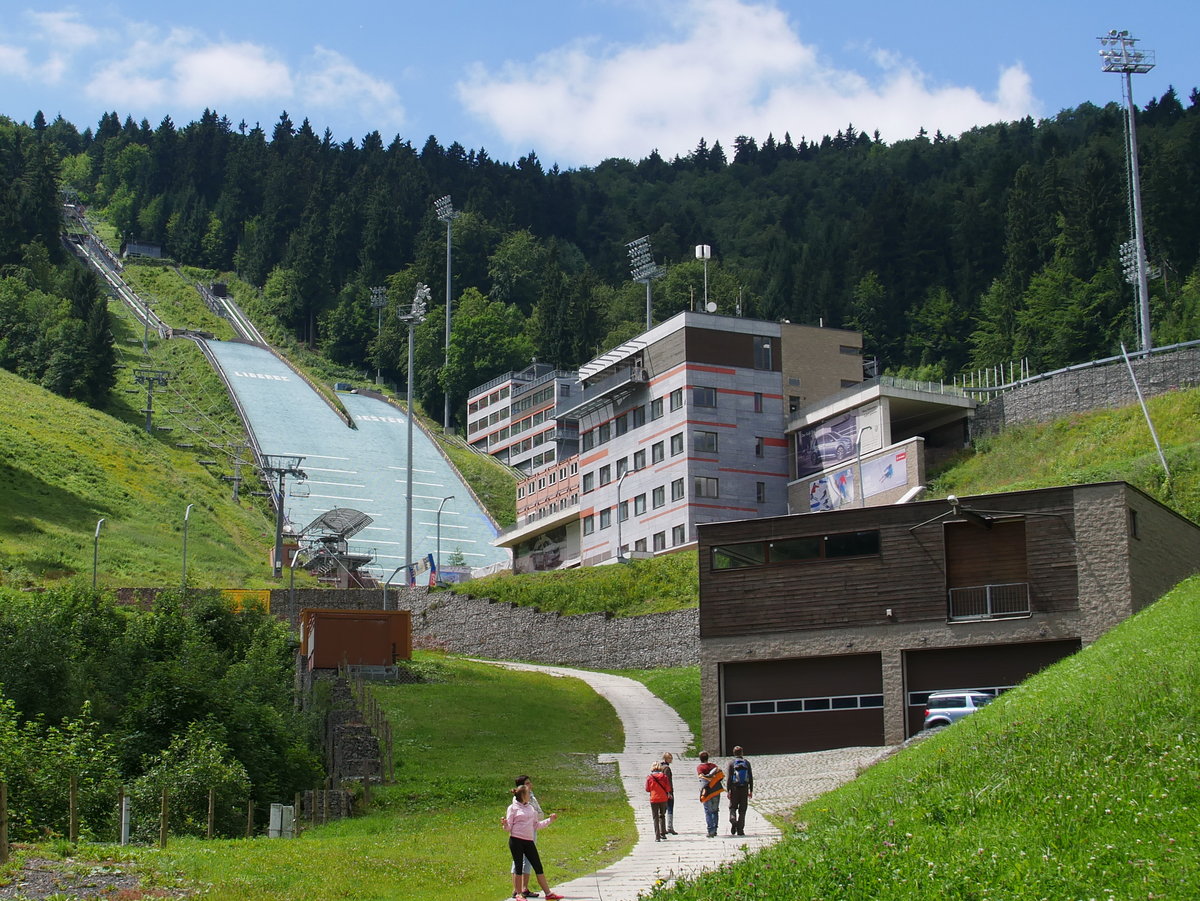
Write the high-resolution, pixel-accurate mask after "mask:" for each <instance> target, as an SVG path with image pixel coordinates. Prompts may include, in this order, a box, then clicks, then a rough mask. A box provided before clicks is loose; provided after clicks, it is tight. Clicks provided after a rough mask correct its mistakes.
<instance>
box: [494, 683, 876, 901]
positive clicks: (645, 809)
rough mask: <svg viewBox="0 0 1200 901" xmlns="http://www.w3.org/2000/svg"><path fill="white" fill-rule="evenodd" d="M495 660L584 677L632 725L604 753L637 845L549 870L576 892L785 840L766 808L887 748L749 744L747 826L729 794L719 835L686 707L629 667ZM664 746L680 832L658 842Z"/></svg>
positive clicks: (802, 796)
mask: <svg viewBox="0 0 1200 901" xmlns="http://www.w3.org/2000/svg"><path fill="white" fill-rule="evenodd" d="M480 662H487V663H496V661H480ZM496 665H498V666H505V667H509V668H511V669H521V670H534V671H537V672H543V673H549V674H550V675H553V676H568V677H573V678H576V679H581V680H583V681H584V682H587V683H588V684H589V685H590V686H591V687H592V688H594V689H595V690H596V692H597V693H599V694H600V695H602V696H603V697H604V698H606V699H607V700H608V701H609V703H611V704H612V705H613V707H614V709H615V710H616V712H617V716H619V717H620V718H621V723H622V724H623V725H624V727H625V749H624V750H623V751H622V752H621V753H619V754H608V755H603V756H602V757H601V758H600V760H601V762H604V763H610V762H613V763H616V764H617V771H618V772H619V773H620V776H621V782H622V783H623V784H624V786H625V793H626V795H628V797H629V803H630V805H631V806H632V807H633V813H634V820H635V822H636V824H637V831H638V840H637V844H636V845H634V848H633V850H632V851H631V852H630V853H629V854H628V855H627V856H625V857H624V858H622V859H621V860H619V861H617V862H616V863H614V864H613V865H612V866H609V867H605V868H604V869H603V870H599V871H598V872H595V873H592V874H590V875H588V876H583V877H580V878H579V879H574V880H572V881H570V882H564V883H561V884H560V883H557V882H555V880H554V874H553V873H547V876H549V877H550V886H551V888H553V889H554V891H556V892H559V893H560V894H562V895H565V896H566V897H567V898H568V899H570V901H636V899H637V897H638V895H639V893H645V892H649V891H650V889H651V888H653V887H654V885H655V884H656V883H658V882H659V881H660V880H661V881H663V882H671V881H673V880H675V879H678V878H680V877H685V876H693V875H695V874H697V873H700V872H703V871H705V870H712V869H716V868H717V867H719V866H720V865H721V864H722V863H724V862H726V861H732V860H737V859H739V858H741V857H743V856H744V855H745V854H747V853H749V852H751V851H756V850H758V849H759V848H762V847H764V846H766V845H770V844H772V843H774V842H775V841H777V840H778V839H779V837H780V832H779V829H778V828H776V827H775V826H773V825H772V824H771V823H769V822H768V821H767V819H766V817H765V816H764V814H766V813H771V814H781V813H784V812H786V811H789V810H791V809H792V808H794V807H796V806H797V805H799V804H802V803H804V802H805V801H808V800H809V799H811V798H814V797H816V796H817V795H820V794H822V793H823V792H826V791H829V790H830V789H832V788H836V787H837V786H838V785H841V784H842V783H843V782H847V781H849V780H851V779H853V778H854V777H855V775H857V773H858V772H859V771H860V770H861V769H862V768H863V767H866V766H869V765H870V764H872V763H874V762H875V761H877V760H879V759H881V758H882V757H884V756H886V755H887V754H888V753H889V752H890V749H889V748H839V749H837V750H834V751H818V752H815V753H811V754H770V755H767V754H754V749H753V748H747V751H748V752H749V756H750V760H751V763H753V765H754V783H755V785H754V787H755V792H754V800H753V801H752V802H751V804H750V809H749V810H748V811H747V812H746V834H745V835H744V836H732V835H729V814H728V808H727V807H726V805H725V803H724V802H722V804H721V820H720V823H721V829H720V833H719V834H718V836H717V837H716V838H708V837H707V835H706V831H707V830H706V826H705V822H704V809H703V807H702V806H701V805H700V801H699V785H700V783H699V782H698V781H697V780H696V778H695V773H696V764H697V763H698V762H699V761H697V760H696V759H695V758H689V757H685V756H683V752H684V749H685V748H687V746H688V745H689V744H690V743H691V741H692V735H691V732H690V730H689V729H688V727H687V725H686V724H685V723H684V722H683V720H681V719H680V718H679V715H678V714H676V713H675V711H674V710H673V709H671V708H670V707H668V706H667V705H666V704H665V703H663V702H662V701H661V700H659V699H658V698H657V697H656V696H655V695H654V694H652V693H651V692H650V690H649V689H647V688H646V686H644V685H643V684H642V683H641V682H637V681H635V680H633V679H627V678H625V677H624V676H613V675H609V674H607V673H596V672H590V671H588V670H577V669H571V668H569V667H561V666H539V665H535V664H525V663H496ZM664 751H670V752H671V753H672V754H674V755H675V760H674V762H673V763H672V765H671V769H672V771H673V772H674V776H675V785H676V792H675V831H676V832H678V833H679V834H678V835H672V836H671V837H670V838H669V839H668V840H667V841H664V842H656V841H654V826H653V824H652V823H651V820H650V802H649V800H647V799H648V797H649V796H648V795H647V794H646V776H647V774H648V773H649V772H650V767H651V766H652V765H653V764H654V762H655V761H656V760H659V759H660V758H661V757H662V754H663V752H664ZM714 760H715V762H716V763H717V764H718V765H719V766H721V767H724V766H725V765H726V763H727V761H726V760H725V759H723V758H715V759H714ZM693 787H694V788H695V789H696V790H695V791H693V790H692V789H693Z"/></svg>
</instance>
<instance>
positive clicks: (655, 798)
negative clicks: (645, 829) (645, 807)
mask: <svg viewBox="0 0 1200 901" xmlns="http://www.w3.org/2000/svg"><path fill="white" fill-rule="evenodd" d="M646 791H648V792H650V816H651V818H652V819H653V820H654V840H655V841H656V842H661V841H666V838H667V798H668V797H670V795H671V783H670V781H669V780H668V779H667V774H666V773H664V772H663V771H662V764H661V763H656V764H654V766H653V767H651V769H650V775H649V776H647V777H646Z"/></svg>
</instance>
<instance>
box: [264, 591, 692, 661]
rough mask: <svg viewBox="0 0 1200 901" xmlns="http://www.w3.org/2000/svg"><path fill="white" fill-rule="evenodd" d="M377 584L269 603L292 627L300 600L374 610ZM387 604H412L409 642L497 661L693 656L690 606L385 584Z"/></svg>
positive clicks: (275, 595) (303, 604)
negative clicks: (523, 598) (574, 605)
mask: <svg viewBox="0 0 1200 901" xmlns="http://www.w3.org/2000/svg"><path fill="white" fill-rule="evenodd" d="M382 603H383V594H382V592H381V591H378V590H365V589H350V590H347V591H329V590H325V589H304V590H301V589H297V590H296V592H295V598H294V599H292V598H291V597H290V593H289V592H288V591H287V590H286V589H280V590H276V591H272V592H271V610H272V612H273V613H275V615H276V616H278V617H280V618H281V619H283V620H285V621H287V622H289V623H290V624H291V626H292V628H293V629H298V628H299V617H300V611H301V610H302V609H304V608H307V607H318V608H324V609H341V610H378V609H380V607H381V606H382ZM387 607H388V609H392V610H396V609H399V610H410V611H412V627H413V647H414V648H426V649H429V648H432V649H438V650H444V651H449V652H451V653H455V654H466V655H472V656H479V657H494V658H497V659H501V660H536V661H537V662H539V663H548V664H559V665H563V666H583V667H590V668H592V669H651V668H655V667H661V666H693V665H695V664H697V663H698V662H699V659H700V658H699V645H700V612H699V610H697V609H695V608H692V609H690V610H679V611H676V612H673V613H657V614H648V615H646V616H633V617H610V616H608V615H606V614H602V613H594V614H581V615H579V616H562V615H560V614H558V613H544V612H542V611H540V610H538V609H536V608H533V607H519V606H516V605H514V604H505V603H497V602H495V601H493V600H490V599H488V598H476V597H471V596H469V595H459V594H453V593H451V592H446V591H437V592H431V591H430V590H429V589H428V588H403V587H401V588H394V589H389V590H388V595H387Z"/></svg>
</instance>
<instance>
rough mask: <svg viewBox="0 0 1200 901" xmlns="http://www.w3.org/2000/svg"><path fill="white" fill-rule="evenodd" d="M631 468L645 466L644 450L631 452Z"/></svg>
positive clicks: (635, 468) (636, 468) (642, 467)
mask: <svg viewBox="0 0 1200 901" xmlns="http://www.w3.org/2000/svg"><path fill="white" fill-rule="evenodd" d="M633 468H634V470H638V469H645V468H646V451H645V450H644V449H643V450H640V451H634V453H633Z"/></svg>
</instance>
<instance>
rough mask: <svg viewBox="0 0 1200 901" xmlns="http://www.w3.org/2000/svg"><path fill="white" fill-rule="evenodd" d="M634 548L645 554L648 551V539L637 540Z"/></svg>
mask: <svg viewBox="0 0 1200 901" xmlns="http://www.w3.org/2000/svg"><path fill="white" fill-rule="evenodd" d="M633 549H634V550H635V551H641V552H642V553H643V554H644V553H646V539H645V538H639V539H638V540H637V541H635V542H634V543H633Z"/></svg>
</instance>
